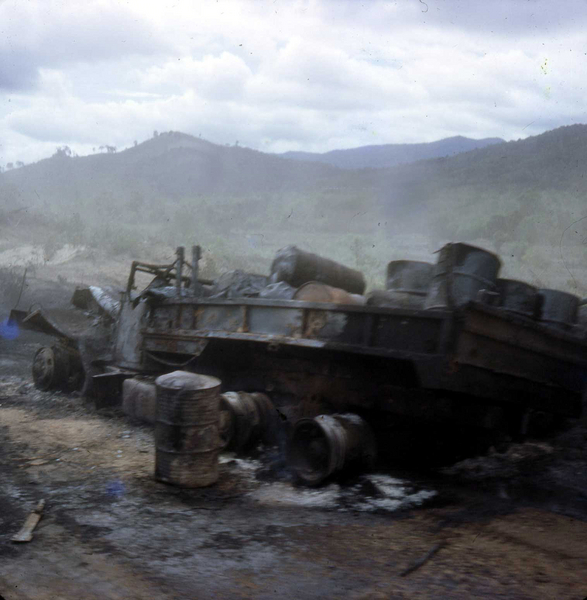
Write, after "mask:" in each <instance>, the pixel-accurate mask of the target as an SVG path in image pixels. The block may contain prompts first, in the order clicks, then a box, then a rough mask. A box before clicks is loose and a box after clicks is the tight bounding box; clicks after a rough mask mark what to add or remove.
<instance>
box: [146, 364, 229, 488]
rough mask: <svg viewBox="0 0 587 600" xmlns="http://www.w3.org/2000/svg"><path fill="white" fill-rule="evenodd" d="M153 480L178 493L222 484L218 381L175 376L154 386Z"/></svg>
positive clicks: (190, 375)
mask: <svg viewBox="0 0 587 600" xmlns="http://www.w3.org/2000/svg"><path fill="white" fill-rule="evenodd" d="M155 385H156V387H157V422H156V424H155V478H156V479H158V480H159V481H164V482H165V483H171V484H173V485H178V486H180V487H190V488H195V487H205V486H207V485H212V484H213V483H215V482H216V481H217V479H218V452H219V449H220V437H219V434H218V419H219V402H220V395H219V392H220V381H219V380H218V379H216V378H215V377H208V376H205V375H196V374H194V373H187V372H185V371H174V372H173V373H169V374H167V375H161V377H158V378H157V379H156V380H155Z"/></svg>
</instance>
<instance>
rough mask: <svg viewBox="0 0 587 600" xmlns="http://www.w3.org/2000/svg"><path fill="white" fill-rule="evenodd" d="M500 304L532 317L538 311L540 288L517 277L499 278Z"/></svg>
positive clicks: (519, 313) (511, 310)
mask: <svg viewBox="0 0 587 600" xmlns="http://www.w3.org/2000/svg"><path fill="white" fill-rule="evenodd" d="M497 291H498V293H499V297H500V300H499V303H500V304H499V306H500V308H502V309H503V310H507V311H508V312H513V313H516V314H518V315H522V316H524V317H529V318H530V319H535V318H536V316H537V313H538V290H537V289H536V288H535V287H534V286H533V285H530V284H529V283H526V282H524V281H517V280H516V279H498V280H497Z"/></svg>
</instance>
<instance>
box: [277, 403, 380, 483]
mask: <svg viewBox="0 0 587 600" xmlns="http://www.w3.org/2000/svg"><path fill="white" fill-rule="evenodd" d="M375 456H376V450H375V441H374V437H373V432H372V431H371V428H370V427H369V426H368V425H367V423H366V422H365V421H363V419H361V417H359V416H357V415H355V414H351V413H348V414H342V415H320V416H318V417H315V418H314V419H300V420H299V421H298V422H297V423H296V424H295V426H294V429H293V432H292V435H291V439H290V443H289V448H288V462H289V465H290V467H291V468H292V470H293V471H294V472H295V473H296V475H297V477H298V478H299V479H300V480H301V481H303V482H304V483H305V484H307V485H318V484H320V483H322V482H323V481H324V480H325V479H326V478H327V477H328V476H329V475H331V474H333V473H336V472H337V471H341V470H343V469H346V468H351V467H355V468H357V467H358V468H363V469H364V468H369V467H371V466H372V465H373V462H374V461H375Z"/></svg>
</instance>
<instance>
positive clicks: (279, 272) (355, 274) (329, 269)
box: [270, 246, 366, 294]
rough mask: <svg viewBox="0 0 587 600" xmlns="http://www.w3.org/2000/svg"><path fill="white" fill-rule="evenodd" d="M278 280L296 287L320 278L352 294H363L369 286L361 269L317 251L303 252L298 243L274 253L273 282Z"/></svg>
mask: <svg viewBox="0 0 587 600" xmlns="http://www.w3.org/2000/svg"><path fill="white" fill-rule="evenodd" d="M279 281H285V282H286V283H289V285H291V286H293V287H295V288H297V287H300V286H301V285H303V284H304V283H307V282H309V281H317V282H320V283H325V284H327V285H331V286H333V287H336V288H340V289H343V290H346V291H347V292H350V293H351V294H362V293H363V292H364V291H365V287H366V286H365V278H364V277H363V274H362V273H360V272H359V271H355V269H351V268H349V267H345V266H344V265H341V264H339V263H337V262H335V261H333V260H330V259H328V258H322V257H321V256H318V255H317V254H312V253H311V252H304V251H303V250H300V249H299V248H296V246H286V247H285V248H282V249H281V250H279V252H277V254H276V255H275V259H274V260H273V263H272V264H271V277H270V283H277V282H279Z"/></svg>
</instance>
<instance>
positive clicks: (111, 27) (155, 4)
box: [0, 0, 587, 162]
mask: <svg viewBox="0 0 587 600" xmlns="http://www.w3.org/2000/svg"><path fill="white" fill-rule="evenodd" d="M583 14H584V11H583V10H580V5H579V4H578V3H576V2H575V1H574V0H570V2H568V3H559V4H558V5H554V4H553V3H552V2H546V1H529V2H515V1H512V0H508V1H507V2H505V1H502V0H496V1H495V2H491V3H487V2H480V0H468V1H467V2H464V1H460V0H451V1H448V0H446V1H444V0H430V1H428V0H426V2H425V3H423V2H416V1H414V2H396V3H392V2H379V1H373V2H365V3H359V2H354V1H334V0H299V1H292V2H287V3H285V2H272V1H270V0H267V1H260V2H242V1H241V2H239V1H237V0H234V1H232V0H221V1H220V2H200V3H194V2H189V1H187V0H173V1H171V0H169V1H168V0H158V1H155V0H151V1H148V0H145V1H143V2H141V3H140V4H139V2H138V0H131V1H130V2H125V3H122V2H119V1H117V0H89V1H87V2H84V3H80V4H78V5H76V10H75V11H74V10H68V9H67V6H65V5H64V3H62V2H57V1H56V0H47V1H46V2H43V3H41V2H36V3H35V2H30V3H27V4H24V3H21V2H18V3H17V2H16V1H15V0H12V2H10V1H9V2H7V3H4V4H2V5H0V19H1V20H0V23H2V25H0V29H1V30H2V31H0V65H1V67H0V89H3V90H4V91H5V92H9V94H5V96H6V99H5V100H4V101H3V100H1V99H0V139H1V140H2V143H3V144H4V146H3V155H4V156H5V157H6V158H5V160H6V161H9V160H24V161H25V162H30V160H33V159H37V158H41V156H43V155H46V154H43V153H46V152H47V148H48V147H49V145H50V146H51V147H52V148H53V147H54V146H55V145H62V144H64V143H67V144H68V145H70V146H71V147H72V148H74V149H78V148H79V150H78V151H83V150H84V149H86V150H87V149H88V148H91V147H93V146H96V147H97V146H100V145H104V144H109V145H116V146H119V147H120V146H126V145H129V144H131V143H132V140H135V139H137V140H142V139H145V138H146V137H149V136H150V135H151V133H152V131H153V130H154V129H157V130H160V131H166V130H170V129H173V130H180V131H185V132H186V133H193V134H195V135H199V134H200V133H201V134H202V136H203V137H205V138H207V139H210V140H211V141H213V142H217V143H226V142H229V143H234V141H235V140H236V139H238V140H239V143H241V144H243V145H248V146H251V147H255V148H259V149H263V150H268V151H284V150H290V149H303V150H315V151H325V150H330V149H334V148H337V147H352V146H359V145H364V144H374V143H381V144H382V143H392V142H397V143H401V142H421V141H433V140H435V139H440V138H441V137H447V136H451V135H467V136H470V137H489V136H501V137H505V138H508V139H509V138H513V139H515V138H518V137H524V136H527V135H530V134H534V133H539V132H541V131H543V130H544V129H546V128H549V127H554V126H556V125H563V124H568V123H573V122H577V121H581V120H585V119H586V118H587V117H586V114H585V113H586V111H585V109H584V108H583V98H584V82H583V76H582V73H583V72H584V69H585V61H586V60H587V54H586V53H587V47H586V44H585V41H584V40H585V38H584V34H583V30H584V26H585V20H586V19H585V18H584V16H583ZM585 16H587V15H585ZM8 100H10V102H8ZM35 148H37V150H34V149H35Z"/></svg>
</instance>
